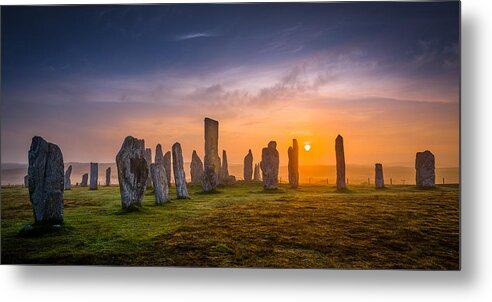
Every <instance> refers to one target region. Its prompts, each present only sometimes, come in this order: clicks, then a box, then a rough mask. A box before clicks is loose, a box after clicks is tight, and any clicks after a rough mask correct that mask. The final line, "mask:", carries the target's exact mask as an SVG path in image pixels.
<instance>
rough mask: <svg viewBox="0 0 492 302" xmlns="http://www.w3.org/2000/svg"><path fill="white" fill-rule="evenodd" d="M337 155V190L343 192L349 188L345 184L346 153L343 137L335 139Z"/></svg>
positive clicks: (339, 136)
mask: <svg viewBox="0 0 492 302" xmlns="http://www.w3.org/2000/svg"><path fill="white" fill-rule="evenodd" d="M335 153H336V158H337V189H338V190H343V189H346V188H347V185H346V183H345V153H344V150H343V137H342V136H341V135H338V136H337V138H336V139H335Z"/></svg>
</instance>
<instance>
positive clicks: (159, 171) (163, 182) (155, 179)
mask: <svg viewBox="0 0 492 302" xmlns="http://www.w3.org/2000/svg"><path fill="white" fill-rule="evenodd" d="M150 175H151V177H152V184H153V186H154V196H155V203H156V204H158V205H160V204H162V203H163V202H168V201H169V186H168V185H167V178H166V171H165V169H164V165H163V164H162V163H153V164H150Z"/></svg>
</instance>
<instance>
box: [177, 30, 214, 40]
mask: <svg viewBox="0 0 492 302" xmlns="http://www.w3.org/2000/svg"><path fill="white" fill-rule="evenodd" d="M218 36H220V35H219V34H217V33H214V32H195V33H188V34H183V35H179V36H176V37H175V40H176V41H182V40H190V39H196V38H210V37H218Z"/></svg>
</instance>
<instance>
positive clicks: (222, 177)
mask: <svg viewBox="0 0 492 302" xmlns="http://www.w3.org/2000/svg"><path fill="white" fill-rule="evenodd" d="M228 178H229V164H228V163H227V152H226V150H222V164H221V165H220V172H219V183H220V184H227V180H228Z"/></svg>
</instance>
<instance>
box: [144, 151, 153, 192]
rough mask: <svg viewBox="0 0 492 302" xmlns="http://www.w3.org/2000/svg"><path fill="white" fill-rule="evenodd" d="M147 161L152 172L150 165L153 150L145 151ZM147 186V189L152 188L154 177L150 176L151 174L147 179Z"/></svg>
mask: <svg viewBox="0 0 492 302" xmlns="http://www.w3.org/2000/svg"><path fill="white" fill-rule="evenodd" d="M145 160H146V161H147V168H148V170H149V171H150V164H152V149H150V148H146V149H145ZM145 186H146V188H147V189H150V188H152V177H151V176H150V172H149V176H148V178H147V182H146V183H145Z"/></svg>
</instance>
